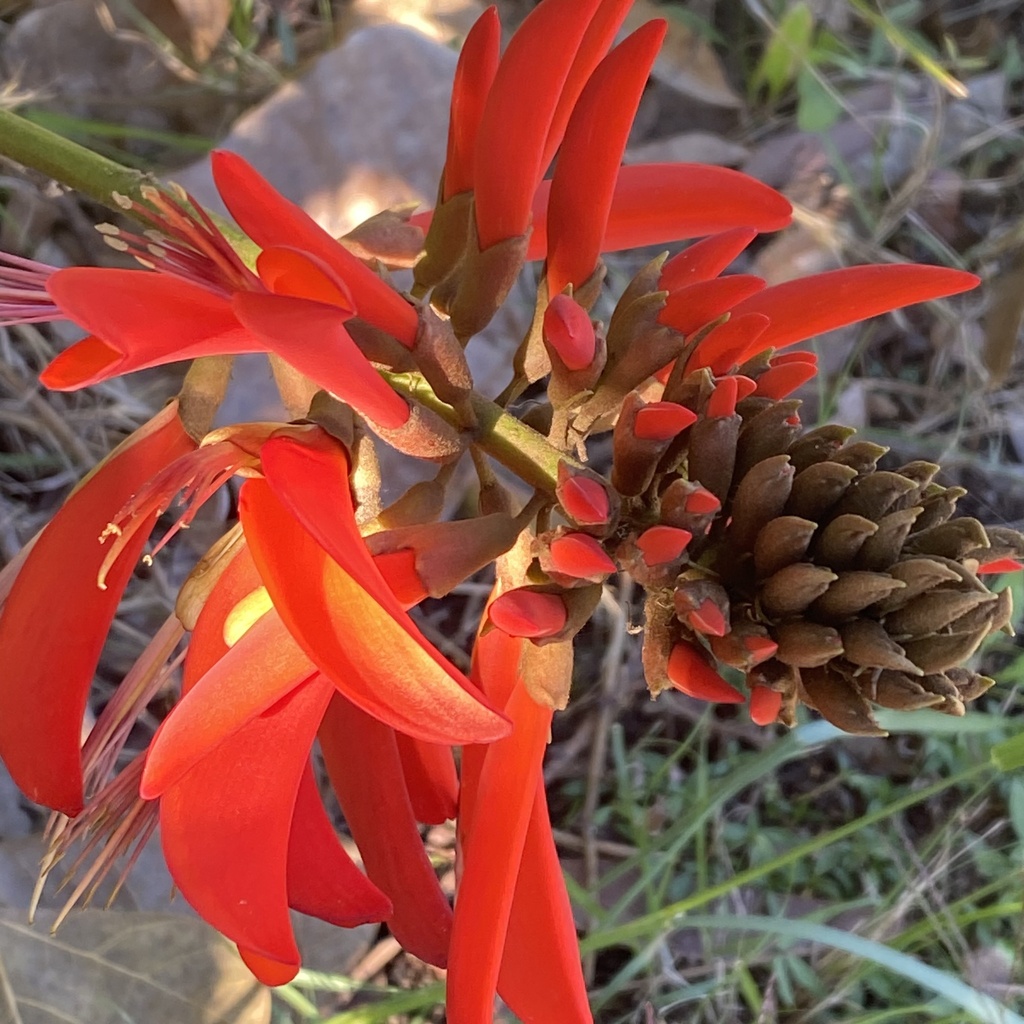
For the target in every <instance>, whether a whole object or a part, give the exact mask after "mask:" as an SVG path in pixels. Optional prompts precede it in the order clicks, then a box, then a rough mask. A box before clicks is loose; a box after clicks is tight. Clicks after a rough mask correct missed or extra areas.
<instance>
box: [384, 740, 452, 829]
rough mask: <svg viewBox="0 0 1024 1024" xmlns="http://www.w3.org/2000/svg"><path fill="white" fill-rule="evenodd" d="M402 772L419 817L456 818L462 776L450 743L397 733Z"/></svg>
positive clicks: (429, 820)
mask: <svg viewBox="0 0 1024 1024" xmlns="http://www.w3.org/2000/svg"><path fill="white" fill-rule="evenodd" d="M395 739H396V740H397V742H398V753H399V756H400V757H401V759H402V774H403V775H404V776H405V785H406V788H407V789H408V791H409V799H410V800H411V801H412V809H413V813H414V814H415V815H416V820H417V821H422V822H423V824H424V825H440V824H441V822H443V821H448V819H449V818H454V817H455V813H456V811H457V809H458V805H459V776H458V773H457V772H456V770H455V758H454V757H453V756H452V749H451V747H445V746H441V745H440V744H437V743H424V742H423V740H416V739H413V738H412V737H411V736H406V735H405V733H402V732H397V733H395Z"/></svg>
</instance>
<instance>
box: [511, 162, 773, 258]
mask: <svg viewBox="0 0 1024 1024" xmlns="http://www.w3.org/2000/svg"><path fill="white" fill-rule="evenodd" d="M550 187H551V186H550V183H549V182H547V181H542V182H541V183H540V186H539V187H538V189H537V193H536V195H535V197H534V200H533V225H534V229H533V234H532V235H531V236H530V245H529V249H528V251H527V259H531V260H539V259H543V258H544V257H545V255H546V254H547V249H548V237H547V219H546V218H547V207H548V194H549V189H550ZM792 212H793V208H792V207H791V206H790V204H789V200H787V199H786V198H785V197H784V196H782V195H780V194H779V193H778V192H776V191H775V189H773V188H769V187H768V186H767V185H762V184H761V182H759V181H757V180H756V179H754V178H751V177H750V176H749V175H746V174H741V173H740V172H739V171H733V170H730V169H729V168H727V167H710V166H708V165H706V164H633V165H631V166H627V167H623V168H621V169H620V170H619V177H618V181H616V183H615V194H614V196H613V197H612V207H611V211H610V212H609V215H608V227H607V230H606V231H605V236H604V240H603V241H602V243H601V251H602V252H614V251H616V250H618V249H633V248H636V247H637V246H642V245H662V244H664V243H665V242H675V241H680V240H681V239H684V238H699V237H700V236H701V235H713V234H717V233H718V232H720V231H726V230H728V229H729V228H734V227H750V228H756V229H757V230H758V231H777V230H779V228H784V227H785V226H786V225H787V224H788V223H789V221H790V218H791V216H792Z"/></svg>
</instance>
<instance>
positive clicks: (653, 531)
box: [636, 526, 693, 566]
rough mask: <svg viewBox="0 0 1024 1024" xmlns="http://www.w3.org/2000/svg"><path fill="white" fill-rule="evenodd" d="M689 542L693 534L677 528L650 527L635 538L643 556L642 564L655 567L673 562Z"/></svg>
mask: <svg viewBox="0 0 1024 1024" xmlns="http://www.w3.org/2000/svg"><path fill="white" fill-rule="evenodd" d="M691 540H693V534H692V533H691V532H690V531H689V530H682V529H680V528H679V527H678V526H652V527H651V528H650V529H649V530H644V532H643V533H641V534H640V536H639V537H637V539H636V546H637V547H638V548H639V549H640V552H641V554H642V555H643V556H644V562H646V563H647V565H650V566H655V565H664V564H665V563H666V562H674V561H675V560H676V559H677V558H678V557H679V556H680V555H681V554H682V553H683V552H684V551H685V550H686V545H687V544H689V543H690V541H691Z"/></svg>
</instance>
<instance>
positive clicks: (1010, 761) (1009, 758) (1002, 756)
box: [992, 732, 1024, 772]
mask: <svg viewBox="0 0 1024 1024" xmlns="http://www.w3.org/2000/svg"><path fill="white" fill-rule="evenodd" d="M992 760H993V761H994V762H995V766H996V767H997V768H998V769H999V770H1000V771H1001V772H1012V771H1016V770H1017V769H1018V768H1024V732H1022V733H1018V734H1017V735H1016V736H1011V737H1010V739H1008V740H1003V742H1002V743H997V744H996V745H995V746H994V747H993V748H992Z"/></svg>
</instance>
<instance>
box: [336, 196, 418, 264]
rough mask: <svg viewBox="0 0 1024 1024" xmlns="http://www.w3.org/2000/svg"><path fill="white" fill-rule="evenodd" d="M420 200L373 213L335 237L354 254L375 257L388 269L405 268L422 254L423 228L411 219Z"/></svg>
mask: <svg viewBox="0 0 1024 1024" xmlns="http://www.w3.org/2000/svg"><path fill="white" fill-rule="evenodd" d="M417 206H419V203H415V202H414V203H406V204H405V205H403V206H398V207H394V208H392V209H390V210H381V211H380V213H375V214H374V215H373V216H372V217H370V218H369V219H368V220H364V221H363V223H362V224H357V225H356V226H355V227H354V228H353V229H352V230H351V231H349V232H348V233H347V234H345V235H342V236H341V238H339V239H338V241H339V242H341V244H342V245H343V246H345V248H346V249H348V251H349V252H350V253H352V255H353V256H358V257H359V259H361V260H366V261H368V262H369V261H378V262H380V263H383V264H384V266H385V267H388V268H389V269H391V270H407V269H408V268H409V267H413V266H415V265H416V263H417V261H418V260H419V259H420V257H421V256H422V255H423V246H424V235H423V229H422V228H421V227H419V226H418V225H416V224H413V223H411V222H410V220H409V218H410V217H411V216H412V212H413V210H415V209H416V207H417Z"/></svg>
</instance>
